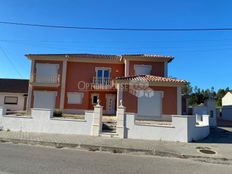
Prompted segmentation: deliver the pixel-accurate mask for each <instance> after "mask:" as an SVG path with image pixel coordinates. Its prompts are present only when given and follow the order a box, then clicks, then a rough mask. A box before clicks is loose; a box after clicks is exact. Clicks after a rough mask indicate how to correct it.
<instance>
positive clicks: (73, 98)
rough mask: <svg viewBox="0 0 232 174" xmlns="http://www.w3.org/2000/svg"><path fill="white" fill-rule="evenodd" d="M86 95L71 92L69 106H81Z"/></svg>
mask: <svg viewBox="0 0 232 174" xmlns="http://www.w3.org/2000/svg"><path fill="white" fill-rule="evenodd" d="M83 97H84V94H83V93H82V92H69V93H68V104H81V103H82V100H83Z"/></svg>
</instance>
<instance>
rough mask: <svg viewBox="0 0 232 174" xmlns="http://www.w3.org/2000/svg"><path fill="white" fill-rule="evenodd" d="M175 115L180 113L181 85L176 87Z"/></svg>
mask: <svg viewBox="0 0 232 174" xmlns="http://www.w3.org/2000/svg"><path fill="white" fill-rule="evenodd" d="M177 115H182V96H181V87H177Z"/></svg>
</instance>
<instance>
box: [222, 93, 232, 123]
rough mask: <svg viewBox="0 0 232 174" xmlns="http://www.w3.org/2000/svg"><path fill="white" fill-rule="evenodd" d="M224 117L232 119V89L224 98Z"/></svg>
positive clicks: (224, 118)
mask: <svg viewBox="0 0 232 174" xmlns="http://www.w3.org/2000/svg"><path fill="white" fill-rule="evenodd" d="M222 119H223V120H228V121H232V91H229V92H227V93H226V95H225V96H224V97H223V98H222Z"/></svg>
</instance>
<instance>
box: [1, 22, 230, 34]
mask: <svg viewBox="0 0 232 174" xmlns="http://www.w3.org/2000/svg"><path fill="white" fill-rule="evenodd" d="M0 24H5V25H18V26H28V27H41V28H56V29H77V30H99V31H101V30H102V31H143V32H194V31H232V28H230V27H228V28H227V27H223V28H112V27H85V26H83V27H82V26H65V25H46V24H33V23H21V22H9V21H0Z"/></svg>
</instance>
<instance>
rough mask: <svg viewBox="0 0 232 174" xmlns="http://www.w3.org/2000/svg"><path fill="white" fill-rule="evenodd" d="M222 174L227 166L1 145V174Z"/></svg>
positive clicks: (228, 167)
mask: <svg viewBox="0 0 232 174" xmlns="http://www.w3.org/2000/svg"><path fill="white" fill-rule="evenodd" d="M61 173H62V174H70V173H73V174H130V173H131V174H145V173H152V174H159V173H162V174H165V173H167V174H180V173H183V174H185V173H186V174H192V173H194V174H195V173H200V174H214V173H215V174H224V173H228V174H231V173H232V167H231V166H229V165H219V164H208V163H201V162H194V161H190V160H182V159H174V158H160V157H153V156H139V155H128V154H111V153H102V152H88V151H79V150H75V149H56V148H47V147H40V146H30V145H19V144H0V174H61Z"/></svg>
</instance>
